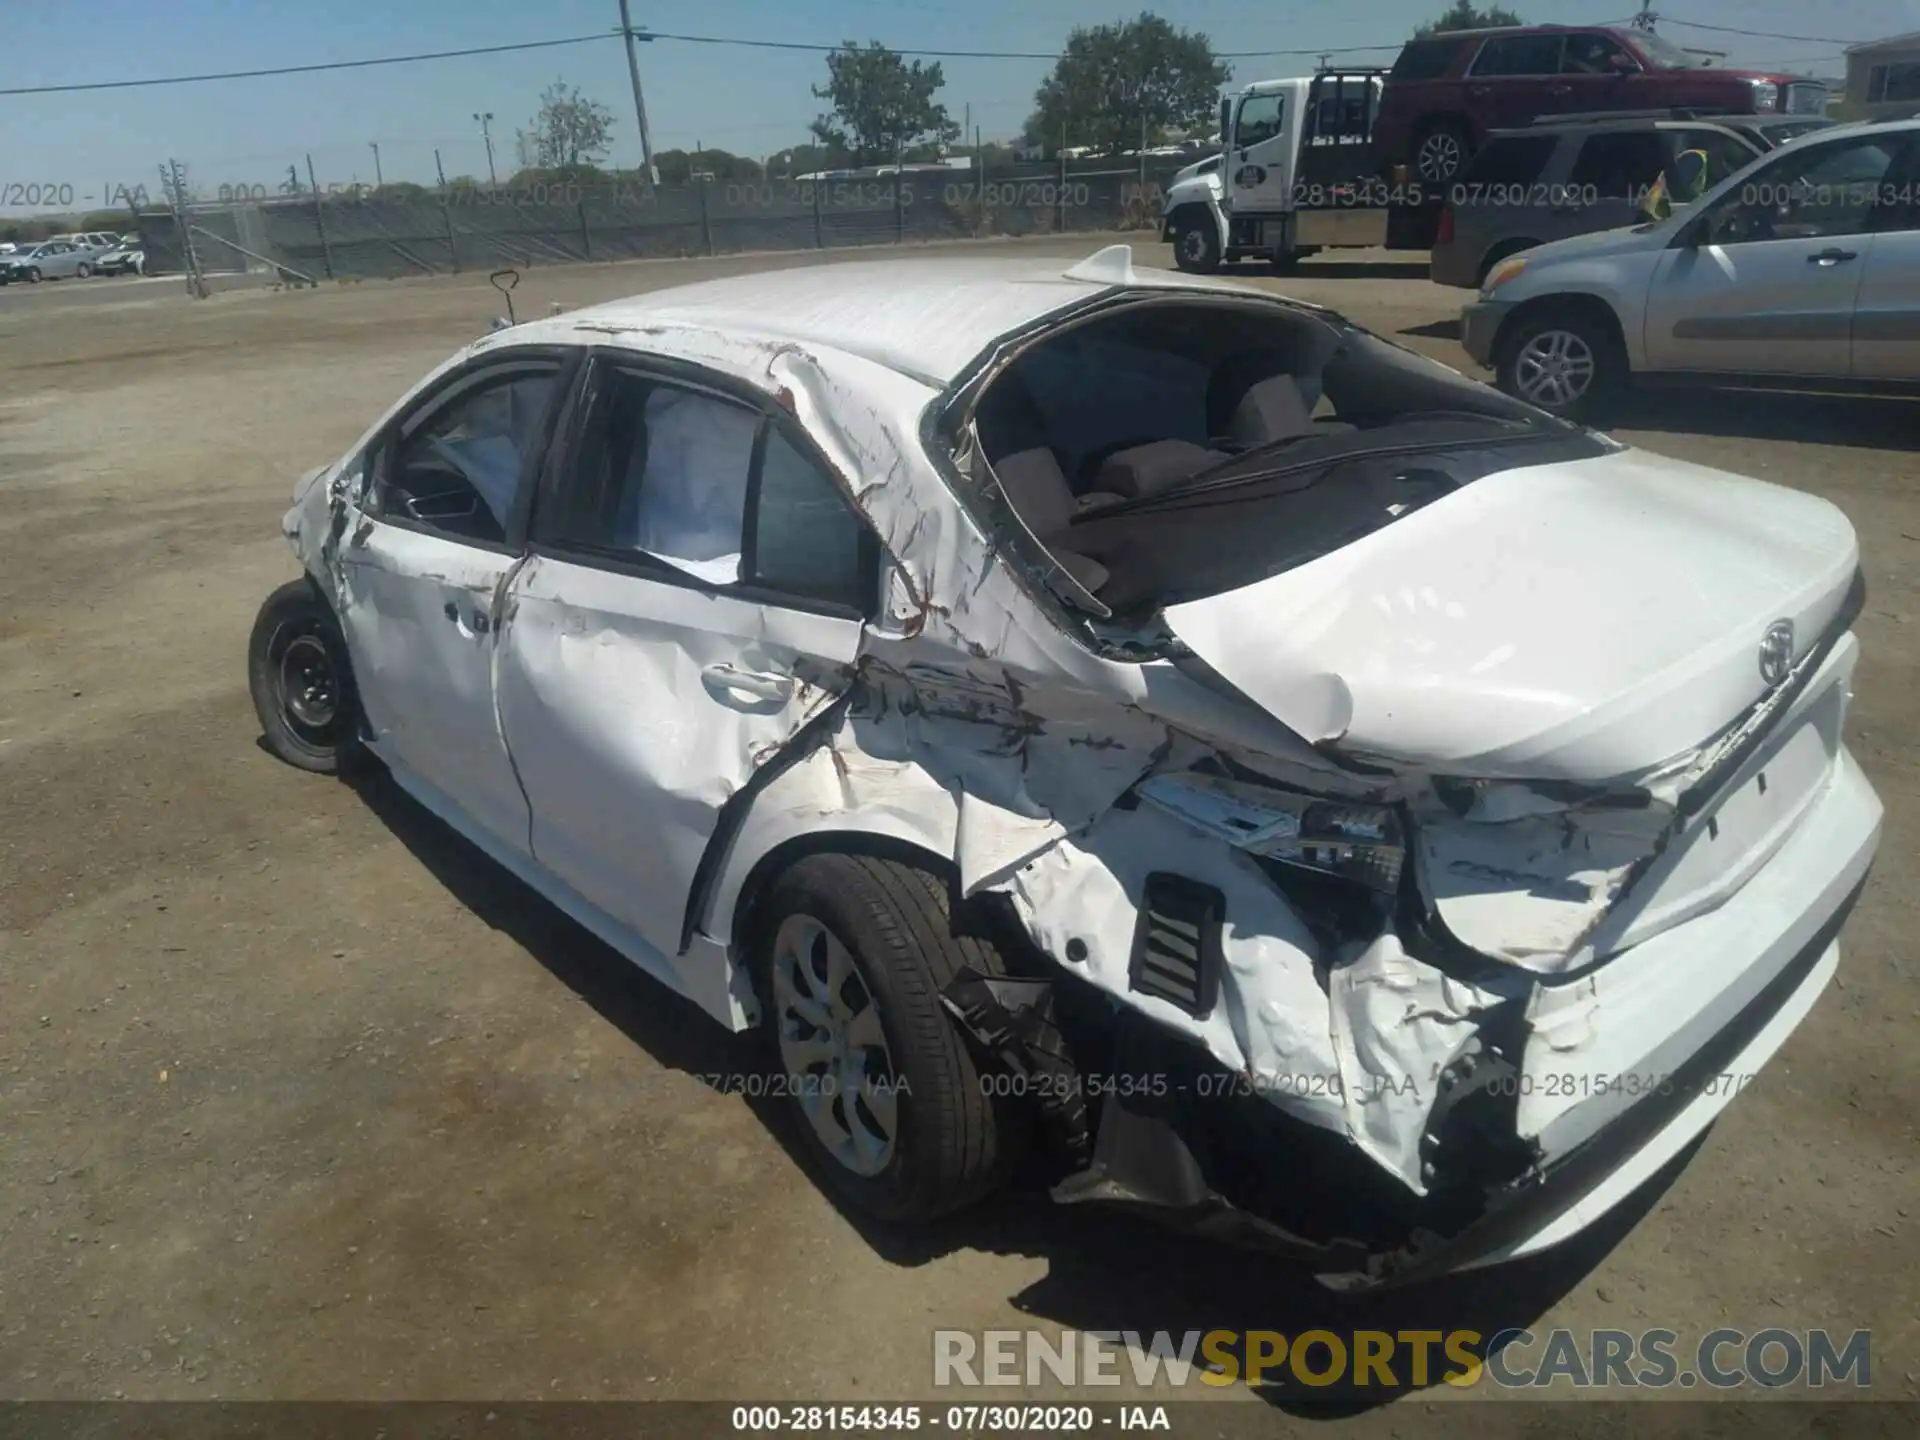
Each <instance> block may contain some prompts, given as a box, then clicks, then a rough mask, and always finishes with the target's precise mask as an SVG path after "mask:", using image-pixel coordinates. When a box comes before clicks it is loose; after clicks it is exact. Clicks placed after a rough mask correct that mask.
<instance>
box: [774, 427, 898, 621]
mask: <svg viewBox="0 0 1920 1440" xmlns="http://www.w3.org/2000/svg"><path fill="white" fill-rule="evenodd" d="M863 534H864V530H863V527H862V526H861V523H860V521H859V519H858V518H857V517H856V516H855V515H854V514H853V512H852V511H851V510H850V509H848V507H847V502H846V499H845V497H844V496H843V495H842V494H841V493H840V487H839V486H838V485H836V484H835V483H834V481H833V477H832V476H830V475H828V474H826V473H825V472H824V471H822V470H821V469H820V467H819V466H818V465H816V464H815V463H814V462H813V461H812V460H810V459H809V458H807V456H805V455H803V454H802V453H801V452H800V450H799V449H798V448H797V447H796V446H795V445H794V444H793V443H792V442H791V441H789V440H788V439H787V437H786V436H784V435H782V434H781V433H780V432H779V431H778V430H770V431H769V433H768V435H767V443H766V449H765V451H764V452H763V455H762V458H761V470H760V486H759V492H758V495H757V497H756V503H755V505H754V513H753V551H752V553H753V581H754V583H755V584H756V585H760V586H764V587H766V588H767V589H770V590H778V591H780V592H782V593H783V594H787V595H798V596H804V597H806V598H809V599H813V600H825V601H827V602H829V603H831V604H836V605H845V606H846V607H847V608H849V609H851V610H854V611H857V612H860V613H862V614H864V613H865V612H866V611H867V609H868V601H869V600H870V599H871V598H872V590H873V586H872V584H871V583H869V576H870V574H871V570H872V567H871V566H870V564H869V563H868V560H867V555H866V546H865V545H864V544H863V543H862V537H863Z"/></svg>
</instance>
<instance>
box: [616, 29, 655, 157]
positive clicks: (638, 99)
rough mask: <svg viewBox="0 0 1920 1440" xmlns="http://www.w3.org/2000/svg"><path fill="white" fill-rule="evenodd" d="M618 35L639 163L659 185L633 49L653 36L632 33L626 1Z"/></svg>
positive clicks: (651, 137)
mask: <svg viewBox="0 0 1920 1440" xmlns="http://www.w3.org/2000/svg"><path fill="white" fill-rule="evenodd" d="M620 35H621V38H622V39H624V40H625V41H626V45H627V78H628V79H630V80H632V81H633V118H634V119H635V120H636V121H638V122H639V124H640V163H641V164H642V165H643V166H645V167H646V171H647V179H648V181H649V182H650V183H652V184H654V185H658V184H659V183H660V171H659V170H658V168H656V167H655V165H654V163H653V136H652V135H651V134H650V133H649V132H648V130H647V101H646V97H645V96H643V95H642V94H641V93H640V53H639V51H637V50H635V49H634V48H633V46H634V42H635V41H636V40H648V41H650V40H652V39H653V36H651V35H649V34H647V32H646V31H644V30H642V31H640V32H639V33H638V34H636V33H635V32H634V28H633V17H632V16H631V15H629V14H628V13H627V0H620Z"/></svg>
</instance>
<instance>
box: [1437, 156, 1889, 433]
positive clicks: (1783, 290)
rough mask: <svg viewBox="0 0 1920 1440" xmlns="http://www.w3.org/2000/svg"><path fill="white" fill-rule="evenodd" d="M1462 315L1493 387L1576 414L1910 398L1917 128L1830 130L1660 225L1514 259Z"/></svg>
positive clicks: (1579, 238)
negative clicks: (1693, 387) (1676, 385)
mask: <svg viewBox="0 0 1920 1440" xmlns="http://www.w3.org/2000/svg"><path fill="white" fill-rule="evenodd" d="M1460 318H1461V331H1462V336H1461V343H1462V344H1463V345H1464V346H1465V348H1466V351H1467V353H1468V354H1469V355H1471V356H1472V357H1473V358H1474V359H1475V360H1476V361H1478V362H1479V363H1480V364H1482V365H1485V366H1487V367H1489V368H1491V369H1493V370H1494V371H1495V372H1496V374H1497V375H1498V377H1499V383H1500V388H1501V389H1503V390H1505V391H1506V392H1507V393H1508V394H1510V395H1516V396H1518V397H1520V398H1521V399H1523V400H1526V401H1529V402H1531V403H1532V404H1534V405H1537V406H1540V407H1541V408H1542V409H1546V410H1550V411H1552V412H1553V413H1555V414H1557V415H1562V416H1566V417H1569V418H1575V417H1583V416H1586V415H1589V414H1592V413H1594V412H1595V411H1597V410H1600V409H1602V408H1604V406H1605V403H1606V401H1607V399H1608V398H1609V397H1610V396H1611V395H1613V394H1614V393H1616V392H1618V391H1619V390H1620V389H1621V388H1622V387H1623V386H1625V385H1626V384H1627V383H1628V382H1629V381H1630V380H1632V379H1634V378H1636V377H1639V376H1661V377H1672V378H1681V377H1693V378H1694V379H1697V380H1704V381H1709V382H1711V381H1714V380H1720V381H1723V382H1724V381H1728V380H1732V381H1734V382H1736V383H1741V384H1754V383H1757V382H1770V383H1774V384H1789V385H1791V384H1798V383H1804V382H1806V381H1809V380H1817V381H1819V382H1821V385H1822V387H1823V388H1825V387H1828V386H1836V385H1837V386H1841V387H1844V388H1846V389H1849V390H1861V389H1865V390H1882V389H1884V390H1888V391H1892V392H1897V393H1902V394H1907V393H1912V392H1913V391H1914V390H1915V388H1916V382H1920V121H1915V120H1901V121H1895V122H1893V123H1890V124H1879V123H1870V124H1862V125H1834V126H1830V127H1828V128H1827V129H1824V130H1822V131H1820V132H1819V133H1818V134H1812V135H1808V136H1805V137H1804V138H1802V139H1800V140H1797V141H1795V142H1794V143H1793V144H1791V145H1788V146H1786V147H1785V148H1784V149H1779V150H1773V151H1770V152H1768V153H1767V154H1766V155H1763V156H1762V157H1760V158H1759V159H1758V160H1755V161H1754V162H1753V163H1752V164H1751V165H1749V166H1748V167H1747V168H1746V169H1744V170H1742V171H1740V172H1739V173H1738V174H1735V175H1732V176H1730V177H1728V178H1727V179H1726V180H1723V181H1721V182H1720V184H1719V185H1718V186H1717V187H1715V188H1714V189H1712V190H1710V191H1709V192H1708V193H1707V194H1706V195H1704V196H1702V197H1701V198H1700V199H1699V200H1698V201H1696V202H1695V203H1694V204H1692V205H1688V206H1684V207H1679V208H1676V209H1675V211H1674V213H1673V214H1672V215H1671V216H1669V217H1668V218H1666V219H1664V220H1659V221H1656V222H1653V223H1651V224H1646V225H1636V226H1631V227H1628V228H1626V229H1620V230H1609V231H1606V232H1604V233H1602V234H1597V235H1576V236H1573V237H1571V238H1569V239H1566V240H1558V241H1555V242H1553V243H1552V244H1550V245H1542V246H1540V247H1539V248H1538V249H1534V250H1530V251H1528V252H1527V253H1526V254H1524V255H1510V256H1508V257H1507V258H1506V259H1505V260H1502V261H1501V262H1500V263H1499V264H1498V265H1495V266H1494V267H1493V269H1492V271H1491V272H1490V273H1489V274H1488V276H1487V278H1486V281H1485V283H1484V284H1483V285H1482V286H1481V287H1480V295H1479V299H1478V300H1477V301H1476V302H1475V303H1473V304H1470V305H1468V306H1466V307H1465V308H1464V309H1463V310H1462V312H1461V317H1460Z"/></svg>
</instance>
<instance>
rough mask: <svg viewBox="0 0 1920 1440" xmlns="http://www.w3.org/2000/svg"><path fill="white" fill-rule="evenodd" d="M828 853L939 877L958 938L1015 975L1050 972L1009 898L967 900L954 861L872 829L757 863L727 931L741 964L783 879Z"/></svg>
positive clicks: (798, 843)
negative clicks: (982, 946)
mask: <svg viewBox="0 0 1920 1440" xmlns="http://www.w3.org/2000/svg"><path fill="white" fill-rule="evenodd" d="M828 854H838V855H865V856H871V857H873V858H875V859H880V860H893V861H897V862H899V863H900V864H902V865H910V866H912V867H913V868H914V869H916V870H925V871H926V872H927V873H928V874H930V875H934V876H937V877H938V878H939V879H940V880H941V881H942V882H943V883H944V884H945V885H946V887H947V910H948V915H949V916H950V917H951V921H952V925H953V931H954V933H955V934H956V935H960V936H966V937H971V938H975V939H981V940H987V941H990V942H991V943H993V944H994V945H995V946H996V947H998V949H999V950H1000V953H1001V956H1002V957H1003V958H1004V959H1005V960H1006V961H1007V962H1008V964H1007V968H1008V970H1009V972H1010V973H1014V974H1025V975H1038V974H1043V973H1046V970H1047V968H1048V967H1047V966H1046V961H1045V959H1044V957H1043V956H1041V955H1040V953H1039V951H1038V949H1037V948H1036V947H1035V946H1034V944H1033V941H1032V939H1031V938H1030V937H1029V936H1028V934H1027V932H1026V929H1025V927H1024V926H1022V925H1021V924H1020V923H1019V921H1018V918H1017V917H1016V916H1015V915H1014V914H1013V912H1012V907H1011V906H1010V905H1009V904H1007V903H1006V902H1005V897H1004V896H1000V895H994V894H979V895H974V896H972V897H971V898H968V899H964V900H963V899H962V898H961V895H960V868H959V867H958V866H957V865H955V864H954V862H953V859H952V857H950V856H946V855H941V854H939V853H937V852H936V851H933V850H929V849H928V848H927V847H926V846H924V845H916V844H915V843H914V842H913V841H911V840H903V839H901V838H899V837H898V836H894V835H884V834H881V833H879V832H878V831H873V830H825V831H816V832H814V833H812V834H809V835H796V836H794V837H793V838H792V839H791V840H784V841H782V842H781V843H780V844H778V845H776V846H774V847H773V848H772V849H771V850H769V851H768V852H767V853H766V854H765V855H762V856H761V857H760V858H759V859H758V860H756V861H755V862H754V864H753V868H752V869H751V870H749V871H748V872H747V878H746V881H745V882H744V883H743V884H742V885H741V887H740V893H739V896H738V898H737V899H735V901H734V904H733V914H732V917H731V920H732V923H731V925H730V926H729V927H728V930H727V938H728V939H729V941H730V942H731V948H732V951H733V955H734V958H735V959H736V960H744V958H745V949H744V947H747V946H750V945H751V944H752V943H753V941H754V937H755V935H756V933H757V927H758V925H759V924H760V918H761V917H760V914H759V910H760V906H761V904H762V903H763V902H764V901H765V900H766V898H767V895H768V894H769V893H770V892H771V891H772V889H773V887H774V885H775V884H776V883H777V882H778V881H779V879H780V877H781V876H782V875H783V874H785V873H786V872H787V871H788V870H790V869H792V868H793V867H794V866H795V865H797V864H799V863H800V862H801V861H802V860H805V859H806V858H807V857H808V856H811V855H828Z"/></svg>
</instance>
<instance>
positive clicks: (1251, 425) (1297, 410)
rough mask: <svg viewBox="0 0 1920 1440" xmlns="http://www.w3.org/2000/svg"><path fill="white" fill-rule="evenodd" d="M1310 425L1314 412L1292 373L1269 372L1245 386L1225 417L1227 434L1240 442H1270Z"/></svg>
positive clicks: (1282, 438)
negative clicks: (1241, 394)
mask: <svg viewBox="0 0 1920 1440" xmlns="http://www.w3.org/2000/svg"><path fill="white" fill-rule="evenodd" d="M1311 429H1313V414H1312V411H1311V410H1310V409H1309V408H1308V405H1307V402H1306V398H1305V397H1304V396H1303V395H1301V393H1300V386H1299V385H1298V384H1297V383H1296V382H1295V380H1294V378H1293V377H1292V376H1291V375H1272V376H1269V377H1268V378H1267V379H1265V380H1262V381H1260V382H1259V383H1258V384H1255V385H1251V386H1249V387H1248V388H1247V393H1246V394H1245V395H1243V396H1241V397H1240V403H1239V404H1238V405H1236V406H1234V407H1233V416H1232V418H1231V419H1229V420H1228V421H1227V438H1228V439H1230V440H1233V441H1235V442H1236V443H1238V444H1241V445H1270V444H1272V443H1273V442H1274V441H1275V440H1284V439H1286V438H1287V437H1288V436H1290V435H1304V434H1306V433H1307V432H1308V431H1309V430H1311Z"/></svg>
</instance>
